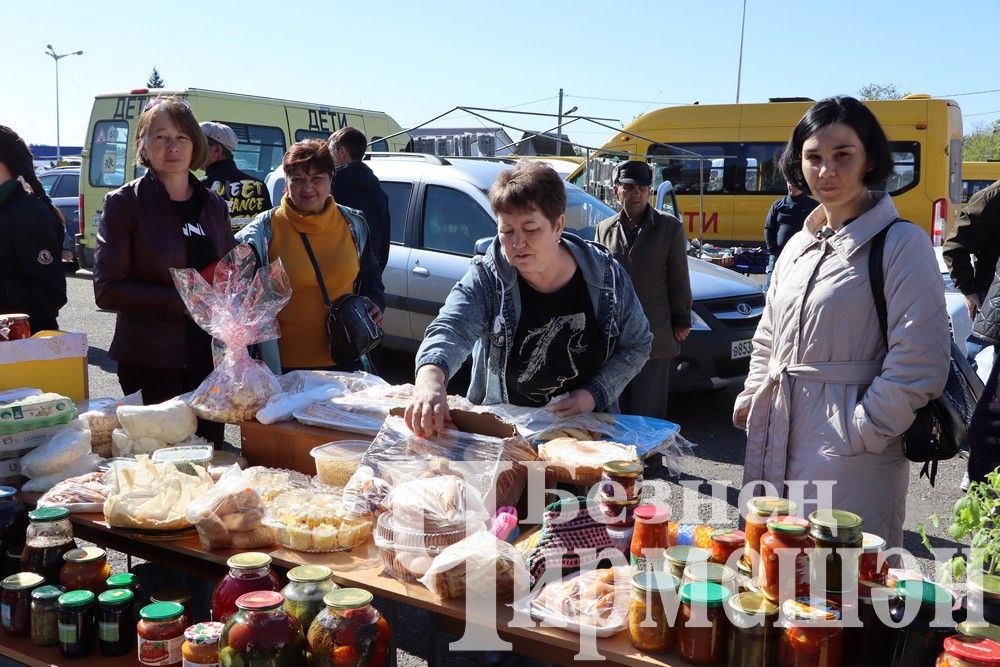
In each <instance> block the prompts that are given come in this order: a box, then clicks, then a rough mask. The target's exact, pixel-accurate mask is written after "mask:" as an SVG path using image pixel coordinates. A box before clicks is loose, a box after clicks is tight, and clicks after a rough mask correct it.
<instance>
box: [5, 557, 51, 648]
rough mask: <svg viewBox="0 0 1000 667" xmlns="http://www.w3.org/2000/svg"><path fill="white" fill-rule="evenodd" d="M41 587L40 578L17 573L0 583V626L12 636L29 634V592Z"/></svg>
mask: <svg viewBox="0 0 1000 667" xmlns="http://www.w3.org/2000/svg"><path fill="white" fill-rule="evenodd" d="M41 585H42V576H41V575H40V574H36V573H34V572H19V573H17V574H12V575H10V576H9V577H6V578H5V579H4V580H3V581H2V582H0V587H2V588H3V590H2V591H0V625H2V626H3V629H4V630H6V631H7V632H9V633H10V634H12V635H16V636H18V637H27V636H28V635H30V634H31V592H32V591H33V590H34V589H36V588H38V587H39V586H41Z"/></svg>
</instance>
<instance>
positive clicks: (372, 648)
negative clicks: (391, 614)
mask: <svg viewBox="0 0 1000 667" xmlns="http://www.w3.org/2000/svg"><path fill="white" fill-rule="evenodd" d="M324 602H325V603H326V608H325V609H323V611H321V612H320V613H319V615H318V616H317V617H316V620H315V621H313V623H312V625H310V626H309V650H310V652H311V658H312V661H311V662H310V664H318V665H368V666H369V667H380V666H382V665H387V664H388V654H389V646H390V632H389V624H388V622H386V620H385V618H383V617H382V615H381V614H379V613H378V611H377V610H376V609H375V608H374V607H373V606H372V594H371V593H369V592H368V591H364V590H361V589H359V588H341V589H339V590H336V591H331V592H330V593H327V595H326V597H325V598H324Z"/></svg>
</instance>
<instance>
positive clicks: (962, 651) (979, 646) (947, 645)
mask: <svg viewBox="0 0 1000 667" xmlns="http://www.w3.org/2000/svg"><path fill="white" fill-rule="evenodd" d="M993 665H1000V644H998V643H997V642H995V641H992V640H990V639H983V638H982V637H964V636H962V635H955V636H953V637H948V638H947V639H945V640H944V648H943V650H942V651H941V655H939V656H938V659H937V663H936V667H987V666H993Z"/></svg>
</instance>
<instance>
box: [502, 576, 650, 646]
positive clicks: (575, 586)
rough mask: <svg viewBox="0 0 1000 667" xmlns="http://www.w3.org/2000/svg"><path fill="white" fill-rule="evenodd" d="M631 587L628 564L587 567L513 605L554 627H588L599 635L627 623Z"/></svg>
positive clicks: (619, 629)
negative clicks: (583, 570)
mask: <svg viewBox="0 0 1000 667" xmlns="http://www.w3.org/2000/svg"><path fill="white" fill-rule="evenodd" d="M631 590H632V570H631V568H629V567H614V568H606V569H600V570H587V571H585V572H580V573H578V574H574V575H570V576H568V577H566V578H564V579H561V580H559V581H553V582H550V583H548V584H546V585H545V587H544V588H543V589H542V590H541V592H539V593H538V594H537V595H535V596H533V597H529V598H527V599H522V600H518V601H517V602H515V603H514V605H513V607H514V609H515V610H517V611H520V612H528V613H530V614H531V616H532V617H533V618H536V619H539V620H544V621H546V622H547V623H549V624H551V625H553V626H555V627H562V628H564V629H566V630H569V631H571V632H581V631H582V629H584V628H586V629H587V630H588V631H589V632H592V633H594V635H596V636H597V637H609V636H611V635H613V634H616V633H618V632H621V631H622V630H624V629H625V628H626V627H628V607H629V596H630V595H631Z"/></svg>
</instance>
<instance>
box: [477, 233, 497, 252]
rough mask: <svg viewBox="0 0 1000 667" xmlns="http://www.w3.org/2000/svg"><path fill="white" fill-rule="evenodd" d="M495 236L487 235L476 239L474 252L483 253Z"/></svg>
mask: <svg viewBox="0 0 1000 667" xmlns="http://www.w3.org/2000/svg"><path fill="white" fill-rule="evenodd" d="M495 238H496V237H495V236H487V237H485V238H481V239H479V240H478V241H476V254H477V255H485V254H486V251H487V250H488V249H489V247H490V245H491V244H492V243H493V240H494V239H495Z"/></svg>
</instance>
